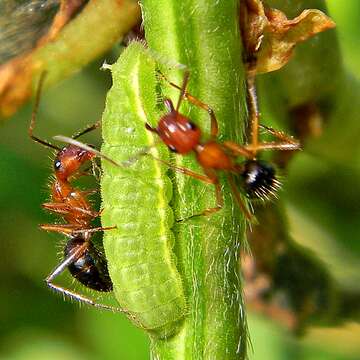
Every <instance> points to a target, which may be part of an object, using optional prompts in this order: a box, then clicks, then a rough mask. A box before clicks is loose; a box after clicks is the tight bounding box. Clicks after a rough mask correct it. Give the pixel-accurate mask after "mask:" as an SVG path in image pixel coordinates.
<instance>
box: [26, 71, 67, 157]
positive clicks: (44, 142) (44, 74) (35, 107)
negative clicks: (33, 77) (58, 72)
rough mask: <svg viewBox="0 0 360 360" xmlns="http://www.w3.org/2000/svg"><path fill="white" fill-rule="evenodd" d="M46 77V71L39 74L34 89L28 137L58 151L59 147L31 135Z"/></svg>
mask: <svg viewBox="0 0 360 360" xmlns="http://www.w3.org/2000/svg"><path fill="white" fill-rule="evenodd" d="M46 75H47V72H46V71H43V72H42V73H41V75H40V79H39V83H38V86H37V89H36V96H35V104H34V108H33V111H32V114H31V121H30V126H29V136H30V138H31V139H33V140H34V141H36V142H37V143H39V144H41V145H43V146H46V147H49V148H51V149H54V150H58V151H60V150H61V149H60V148H59V147H57V146H55V145H52V144H50V143H49V142H47V141H45V140H42V139H40V138H38V137H37V136H34V135H33V132H34V127H35V121H36V117H37V113H38V110H39V104H40V96H41V91H42V88H43V85H44V81H45V78H46Z"/></svg>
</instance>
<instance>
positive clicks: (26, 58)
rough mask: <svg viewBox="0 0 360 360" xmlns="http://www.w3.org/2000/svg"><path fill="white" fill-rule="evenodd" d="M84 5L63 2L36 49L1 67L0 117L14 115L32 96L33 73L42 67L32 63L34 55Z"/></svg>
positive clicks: (76, 0) (73, 0) (75, 1)
mask: <svg viewBox="0 0 360 360" xmlns="http://www.w3.org/2000/svg"><path fill="white" fill-rule="evenodd" d="M83 4H84V0H62V1H61V6H60V9H59V11H58V13H57V14H56V16H55V17H54V20H53V23H52V25H51V27H50V29H49V31H48V32H47V34H45V35H44V36H43V37H42V38H40V40H39V41H38V42H37V45H36V47H35V48H34V49H32V50H31V51H30V52H26V53H25V54H21V55H19V56H17V57H15V58H13V59H11V60H10V61H8V62H7V63H5V64H3V65H1V66H0V117H2V116H3V117H7V116H10V115H12V114H13V113H14V112H15V111H16V110H17V108H18V107H19V106H20V105H21V104H22V103H23V102H24V101H25V99H27V98H28V97H29V96H30V94H31V84H30V83H31V81H32V73H33V71H34V69H36V68H37V67H39V66H41V64H36V63H34V62H33V61H32V54H33V53H34V51H36V50H38V49H39V48H40V47H42V46H44V45H45V44H47V43H49V42H51V41H53V40H54V39H55V38H56V36H57V35H58V34H59V32H60V31H61V29H62V28H63V27H64V26H65V25H66V24H67V23H68V22H69V20H70V19H71V18H72V17H73V16H74V15H75V14H76V13H77V11H78V9H79V8H80V7H81V6H82V5H83Z"/></svg>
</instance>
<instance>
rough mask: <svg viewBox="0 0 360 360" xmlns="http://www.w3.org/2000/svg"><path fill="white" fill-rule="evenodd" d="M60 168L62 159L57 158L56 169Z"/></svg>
mask: <svg viewBox="0 0 360 360" xmlns="http://www.w3.org/2000/svg"><path fill="white" fill-rule="evenodd" d="M60 168H61V161H60V160H55V162H54V169H55V170H59V169H60Z"/></svg>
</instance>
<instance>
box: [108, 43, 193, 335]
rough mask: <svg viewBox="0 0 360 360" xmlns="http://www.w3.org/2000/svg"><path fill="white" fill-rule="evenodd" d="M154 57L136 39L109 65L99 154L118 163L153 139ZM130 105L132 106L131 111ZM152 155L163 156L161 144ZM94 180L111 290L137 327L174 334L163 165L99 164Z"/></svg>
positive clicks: (178, 294) (180, 295)
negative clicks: (125, 166) (100, 202)
mask: <svg viewBox="0 0 360 360" xmlns="http://www.w3.org/2000/svg"><path fill="white" fill-rule="evenodd" d="M155 71H156V61H155V60H154V58H153V57H152V56H151V55H150V53H149V52H148V50H145V48H144V47H143V45H142V44H141V43H135V42H134V43H132V44H131V45H130V46H129V47H128V48H127V49H126V50H125V51H124V53H123V54H122V55H121V57H120V59H119V60H118V62H117V63H116V64H114V65H112V66H111V72H112V76H113V86H112V88H111V90H110V91H109V93H108V96H107V101H106V108H105V112H104V115H103V138H104V145H103V147H102V152H103V153H104V154H105V155H107V156H109V157H111V158H112V159H114V160H115V161H117V162H122V161H125V160H128V159H129V158H131V157H132V156H133V155H134V154H136V153H138V152H139V151H141V150H142V149H144V147H146V146H150V145H152V144H153V143H154V138H153V134H152V133H151V132H149V131H147V130H146V129H145V122H150V123H154V124H155V123H156V122H157V120H158V119H159V118H160V116H161V112H160V111H159V108H158V104H157V99H156V95H155V94H156V92H155V89H156V85H157V83H156V76H155V74H156V72H155ZM134 109H136V111H134ZM150 152H151V154H152V155H154V156H155V157H157V158H162V159H164V160H167V159H168V156H169V154H168V150H167V149H166V148H165V147H164V146H161V147H160V146H156V147H152V150H151V151H150ZM103 169H104V175H103V178H102V181H101V193H102V200H103V208H104V211H103V215H102V222H103V226H113V225H116V226H117V229H116V230H112V231H107V232H106V233H105V234H104V248H105V252H106V257H107V260H108V266H109V272H110V276H111V279H112V281H113V285H114V294H115V296H116V299H117V300H118V302H119V304H120V305H121V307H123V308H124V309H126V310H127V311H129V312H130V313H131V314H132V315H133V316H134V318H135V319H136V321H135V322H136V325H137V326H140V327H142V328H144V329H145V330H147V331H149V332H150V333H152V334H154V335H155V336H158V337H168V336H170V335H172V334H174V333H175V332H176V330H177V329H178V326H179V324H180V323H181V320H182V319H183V318H184V316H185V315H186V311H187V307H186V299H185V296H184V289H183V283H182V279H181V276H180V274H179V272H178V269H177V267H176V257H175V254H174V252H173V246H174V241H175V237H174V234H173V233H172V231H171V227H172V225H173V221H174V219H173V213H172V209H171V208H170V206H169V201H170V200H171V197H172V185H171V182H170V179H169V178H168V177H166V176H164V174H165V173H166V171H167V168H166V167H165V166H164V165H162V164H161V163H160V162H159V161H157V160H156V159H154V158H153V157H151V156H142V157H141V158H140V159H138V160H137V161H136V162H135V163H134V164H133V165H132V166H131V171H126V170H125V171H124V169H122V168H119V167H115V166H113V165H111V164H109V163H106V161H104V162H103Z"/></svg>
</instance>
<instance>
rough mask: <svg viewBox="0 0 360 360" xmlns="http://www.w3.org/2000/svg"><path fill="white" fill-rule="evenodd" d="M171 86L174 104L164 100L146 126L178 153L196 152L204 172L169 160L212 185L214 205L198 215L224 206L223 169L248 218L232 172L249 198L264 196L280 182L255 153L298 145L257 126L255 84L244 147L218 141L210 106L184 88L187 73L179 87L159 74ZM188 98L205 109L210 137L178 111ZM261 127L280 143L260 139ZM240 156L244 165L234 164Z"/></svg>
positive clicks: (177, 168) (249, 90) (249, 92)
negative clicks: (161, 111)
mask: <svg viewBox="0 0 360 360" xmlns="http://www.w3.org/2000/svg"><path fill="white" fill-rule="evenodd" d="M160 75H161V76H162V77H163V78H164V79H165V80H166V81H167V82H168V83H169V84H170V85H171V86H173V87H175V88H176V89H178V90H180V96H179V99H178V102H177V105H176V108H175V107H174V105H173V102H172V101H171V100H170V99H165V100H164V104H165V106H166V108H167V110H168V113H167V114H165V115H164V116H163V117H162V118H161V119H160V120H159V123H158V125H157V127H156V128H153V127H151V126H150V125H149V124H146V125H145V126H146V128H147V129H148V130H149V131H152V132H154V133H156V134H158V135H159V137H160V139H161V140H162V141H163V142H164V143H165V144H166V145H167V146H168V148H169V149H170V150H171V151H173V152H176V153H179V154H182V155H184V154H188V153H190V152H191V151H194V152H195V155H196V159H197V161H198V163H199V164H200V165H201V167H202V168H203V171H204V175H202V174H198V173H195V172H193V171H192V170H189V169H187V168H183V167H177V166H175V165H172V164H170V163H166V164H168V165H169V166H170V167H171V168H173V169H174V170H176V171H179V172H181V173H184V174H186V175H189V176H192V177H194V178H196V179H199V180H201V181H204V182H206V183H210V184H213V185H214V186H215V193H216V207H213V208H209V209H206V210H204V211H203V212H202V213H201V214H199V215H209V214H212V213H214V212H216V211H218V210H220V209H221V208H222V206H223V197H222V194H221V187H220V183H219V178H218V172H219V171H224V172H225V173H226V174H227V178H228V180H229V183H230V186H231V188H232V191H233V194H234V196H235V198H236V200H237V203H238V204H239V207H240V208H241V209H242V210H243V212H244V213H245V215H246V217H247V218H248V219H251V217H252V216H251V214H250V212H249V210H248V209H247V207H246V206H245V204H244V203H243V202H242V200H241V197H240V194H239V191H238V189H237V186H236V183H235V180H234V178H233V175H240V176H241V178H242V179H243V187H244V190H245V193H246V194H247V195H248V196H249V197H250V198H254V197H255V198H256V197H257V198H267V197H268V195H270V194H272V193H274V192H275V191H276V190H277V188H278V187H279V181H278V180H277V178H276V176H275V169H274V168H273V167H272V166H271V165H270V164H268V163H266V162H265V161H260V160H258V159H257V154H258V152H259V151H261V150H272V149H277V150H297V149H299V147H300V145H299V143H298V142H297V141H295V140H294V139H292V138H290V137H288V136H286V135H285V134H283V133H281V132H279V131H276V130H274V129H272V128H269V127H266V126H263V125H260V124H259V122H258V118H259V113H258V109H257V100H256V93H255V87H254V86H253V84H252V83H251V81H249V82H248V84H249V85H250V86H249V87H248V102H249V113H250V124H251V141H250V143H249V144H246V145H244V146H242V145H239V144H236V143H234V142H231V141H225V142H222V143H220V142H218V141H217V136H218V123H217V120H216V117H215V113H214V111H213V110H212V108H211V107H210V106H209V105H207V104H205V103H203V102H202V101H200V100H199V99H197V98H195V97H194V96H192V95H191V94H189V93H188V92H187V91H186V88H187V85H188V81H189V72H188V71H187V72H185V75H184V80H183V84H182V86H181V87H180V86H178V85H176V84H174V83H172V82H170V81H169V80H167V79H166V78H165V76H164V75H162V74H160ZM183 99H185V100H188V101H190V102H191V103H193V104H194V105H195V106H198V107H200V108H201V109H204V110H205V111H207V112H208V114H209V116H210V119H211V131H210V139H209V140H207V141H201V135H202V133H201V130H200V129H199V128H198V127H197V126H196V125H195V124H194V123H193V122H192V121H191V120H190V119H189V118H188V117H186V116H185V115H183V114H181V113H180V112H179V108H180V105H181V102H182V100H183ZM260 127H261V128H263V129H265V130H266V131H268V132H269V133H270V134H272V135H273V136H275V137H276V138H278V139H279V140H280V142H259V128H260ZM239 156H244V157H245V158H246V159H247V160H246V161H245V162H244V163H243V164H238V163H236V160H237V158H238V157H239Z"/></svg>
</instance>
